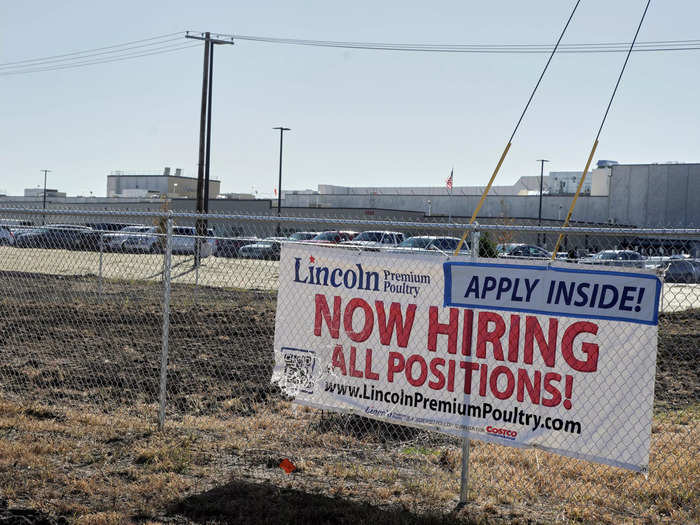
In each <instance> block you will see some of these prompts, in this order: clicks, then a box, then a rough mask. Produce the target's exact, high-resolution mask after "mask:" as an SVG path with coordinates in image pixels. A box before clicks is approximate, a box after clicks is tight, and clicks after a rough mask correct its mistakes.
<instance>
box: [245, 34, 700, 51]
mask: <svg viewBox="0 0 700 525" xmlns="http://www.w3.org/2000/svg"><path fill="white" fill-rule="evenodd" d="M233 37H234V39H237V40H246V41H251V42H263V43H270V44H286V45H298V46H312V47H331V48H343V49H363V50H378V51H413V52H433V53H551V52H552V49H553V48H554V46H553V45H550V44H411V43H383V42H343V41H334V40H306V39H298V38H277V37H267V36H254V35H239V34H234V35H233ZM628 47H629V42H601V43H581V44H561V45H560V46H559V49H558V52H559V53H620V52H626V51H627V49H628ZM698 49H700V40H697V39H695V40H658V41H649V42H638V43H637V44H636V45H635V48H634V51H688V50H698Z"/></svg>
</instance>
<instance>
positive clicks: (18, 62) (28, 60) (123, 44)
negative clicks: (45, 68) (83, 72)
mask: <svg viewBox="0 0 700 525" xmlns="http://www.w3.org/2000/svg"><path fill="white" fill-rule="evenodd" d="M182 34H183V32H182V31H177V32H175V33H166V34H164V35H157V36H152V37H149V38H142V39H140V40H132V41H130V42H123V43H121V44H112V45H109V46H103V47H95V48H92V49H83V50H81V51H72V52H70V53H63V54H60V55H51V56H47V57H39V58H28V59H25V60H17V61H15V62H3V63H0V67H4V66H11V65H16V64H24V63H27V62H37V61H44V60H50V59H54V58H63V57H69V56H73V55H83V54H85V53H92V52H93V51H103V50H105V49H115V48H119V47H125V46H130V45H132V44H141V43H142V42H151V41H154V40H161V39H164V38H168V37H171V36H175V35H182Z"/></svg>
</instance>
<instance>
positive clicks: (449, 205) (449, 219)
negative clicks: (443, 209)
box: [447, 166, 455, 223]
mask: <svg viewBox="0 0 700 525" xmlns="http://www.w3.org/2000/svg"><path fill="white" fill-rule="evenodd" d="M454 172H455V168H454V166H452V170H450V178H449V179H447V180H448V181H449V182H450V183H449V184H448V185H447V189H448V190H449V191H448V192H447V222H448V223H452V187H453V186H454V179H453V178H452V177H453V175H454Z"/></svg>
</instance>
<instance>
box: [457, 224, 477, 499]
mask: <svg viewBox="0 0 700 525" xmlns="http://www.w3.org/2000/svg"><path fill="white" fill-rule="evenodd" d="M474 224H475V225H476V227H477V228H478V227H479V223H478V222H475V223H474ZM480 235H481V234H480V232H479V231H478V230H473V231H472V234H471V245H472V261H473V262H476V261H477V259H478V258H479V237H480ZM470 448H471V447H470V440H469V438H464V439H462V475H461V478H460V483H459V504H458V505H457V508H462V507H464V505H466V504H467V491H468V489H469V450H470Z"/></svg>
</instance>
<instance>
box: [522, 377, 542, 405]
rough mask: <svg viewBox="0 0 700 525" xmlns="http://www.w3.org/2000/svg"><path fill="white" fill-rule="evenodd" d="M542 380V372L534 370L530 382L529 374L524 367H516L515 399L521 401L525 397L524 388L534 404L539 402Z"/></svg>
mask: <svg viewBox="0 0 700 525" xmlns="http://www.w3.org/2000/svg"><path fill="white" fill-rule="evenodd" d="M541 382H542V372H540V371H539V370H535V378H534V380H533V381H532V382H530V376H529V375H528V373H527V370H525V369H524V368H519V369H518V393H517V399H518V401H520V402H522V401H523V400H524V399H525V389H527V395H528V397H529V398H530V401H532V402H533V403H534V404H536V405H539V404H540V383H541Z"/></svg>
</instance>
